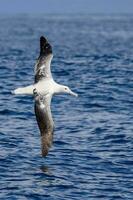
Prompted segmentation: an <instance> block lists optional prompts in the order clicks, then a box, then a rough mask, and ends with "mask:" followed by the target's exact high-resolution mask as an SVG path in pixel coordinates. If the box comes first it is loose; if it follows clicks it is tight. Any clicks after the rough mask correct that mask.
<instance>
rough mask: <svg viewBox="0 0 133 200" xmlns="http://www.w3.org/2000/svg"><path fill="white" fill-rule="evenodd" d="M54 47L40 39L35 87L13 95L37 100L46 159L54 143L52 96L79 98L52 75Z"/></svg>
mask: <svg viewBox="0 0 133 200" xmlns="http://www.w3.org/2000/svg"><path fill="white" fill-rule="evenodd" d="M52 58H53V53H52V47H51V45H50V43H49V42H48V40H47V39H46V38H45V37H43V36H41V37H40V55H39V57H38V59H37V61H36V64H35V81H34V84H33V85H29V86H27V87H22V88H17V89H15V90H14V91H13V92H12V93H13V94H16V95H19V94H23V95H32V96H33V97H34V100H35V105H34V110H35V115H36V120H37V124H38V127H39V129H40V135H41V152H42V156H43V157H45V156H46V155H47V154H48V151H49V148H50V147H51V145H52V141H53V132H54V122H53V118H52V113H51V109H50V104H51V99H52V96H53V95H55V94H59V93H67V94H70V95H73V96H76V97H77V96H78V95H77V94H76V93H75V92H73V91H72V90H71V89H70V88H69V87H68V86H65V85H60V84H58V83H57V82H55V81H54V79H53V77H52V74H51V69H50V65H51V61H52Z"/></svg>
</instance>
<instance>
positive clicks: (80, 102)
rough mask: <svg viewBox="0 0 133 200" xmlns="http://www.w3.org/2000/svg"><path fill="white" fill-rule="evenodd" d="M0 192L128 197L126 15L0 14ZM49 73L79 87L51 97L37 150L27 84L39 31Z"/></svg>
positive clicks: (132, 38) (130, 133) (131, 85)
mask: <svg viewBox="0 0 133 200" xmlns="http://www.w3.org/2000/svg"><path fill="white" fill-rule="evenodd" d="M0 27H1V28H0V199H1V200H4V199H6V200H7V199H10V200H29V199H32V200H42V199H47V200H66V199H67V200H68V199H71V200H76V199H77V200H81V199H83V200H88V199H89V200H94V199H95V200H99V199H101V200H103V199H104V200H119V199H123V200H127V199H131V200H132V199H133V16H132V15H115V16H111V15H110V16H104V15H69V16H68V15H40V16H39V15H33V16H31V15H14V16H13V15H12V16H2V15H1V16H0ZM41 35H44V36H46V37H47V38H48V39H49V41H50V42H51V44H52V46H53V52H54V58H53V62H52V73H53V77H54V78H55V80H56V81H57V82H59V83H62V84H66V85H69V86H70V87H71V88H72V89H73V90H74V91H75V92H77V93H78V94H79V97H78V98H74V97H71V96H67V95H61V96H55V97H54V98H53V101H52V112H53V116H54V121H55V132H54V142H53V147H52V148H51V150H50V152H49V154H48V156H47V157H46V158H42V157H41V155H40V133H39V129H38V127H37V123H36V120H35V115H34V100H33V98H32V97H28V96H13V95H11V93H10V91H11V90H13V89H15V88H17V87H20V86H26V85H28V84H32V83H33V80H34V64H35V61H36V58H37V57H38V54H39V37H40V36H41Z"/></svg>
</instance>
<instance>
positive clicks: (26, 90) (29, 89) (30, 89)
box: [11, 85, 34, 95]
mask: <svg viewBox="0 0 133 200" xmlns="http://www.w3.org/2000/svg"><path fill="white" fill-rule="evenodd" d="M33 89H34V87H33V85H29V86H27V87H23V88H17V89H16V90H13V91H12V92H11V93H12V94H28V95H33Z"/></svg>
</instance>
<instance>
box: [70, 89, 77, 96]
mask: <svg viewBox="0 0 133 200" xmlns="http://www.w3.org/2000/svg"><path fill="white" fill-rule="evenodd" d="M70 94H71V95H73V96H75V97H78V94H77V93H75V92H73V91H72V90H70Z"/></svg>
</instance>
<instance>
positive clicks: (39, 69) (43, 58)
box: [35, 36, 53, 83]
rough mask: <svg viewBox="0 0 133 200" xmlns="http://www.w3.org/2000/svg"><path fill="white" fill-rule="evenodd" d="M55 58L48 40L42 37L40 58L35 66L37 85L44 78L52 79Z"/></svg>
mask: <svg viewBox="0 0 133 200" xmlns="http://www.w3.org/2000/svg"><path fill="white" fill-rule="evenodd" d="M52 58H53V54H52V47H51V45H50V44H49V42H48V40H47V39H46V38H45V37H43V36H41V37H40V56H39V58H38V59H37V62H36V65H35V83H37V82H38V81H40V80H41V79H44V78H51V77H52V75H51V70H50V64H51V60H52Z"/></svg>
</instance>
